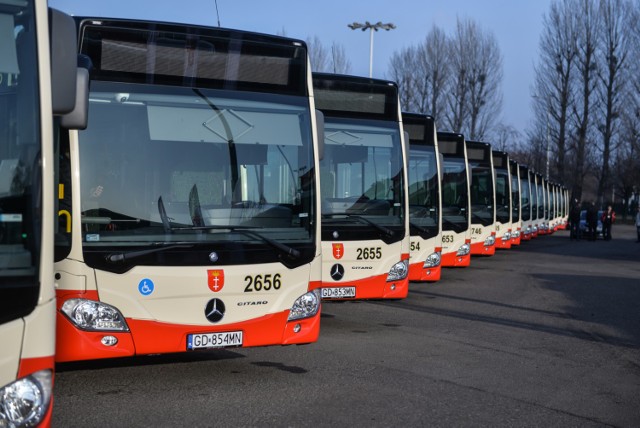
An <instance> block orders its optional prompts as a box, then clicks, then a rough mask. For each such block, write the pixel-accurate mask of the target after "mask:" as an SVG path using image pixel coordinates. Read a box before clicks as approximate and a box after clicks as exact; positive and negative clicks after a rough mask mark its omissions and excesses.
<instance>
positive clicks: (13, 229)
mask: <svg viewBox="0 0 640 428" xmlns="http://www.w3.org/2000/svg"><path fill="white" fill-rule="evenodd" d="M33 15H34V10H33V2H31V1H21V2H15V1H12V2H6V1H3V0H0V52H2V60H0V124H1V125H0V322H2V323H4V322H6V321H10V320H13V319H16V318H19V317H21V316H24V315H27V314H28V313H30V312H31V311H32V310H33V308H34V307H35V306H36V304H37V302H38V294H39V282H38V268H37V267H38V265H39V262H40V259H39V257H40V246H41V242H40V235H41V233H42V231H41V228H40V220H39V218H40V217H41V216H42V211H41V210H42V208H41V199H40V198H41V195H42V185H41V179H42V176H41V173H40V171H39V167H38V165H39V161H40V159H39V158H40V138H41V136H40V114H39V112H40V105H39V101H38V99H39V87H38V60H37V52H36V33H35V22H34V19H33Z"/></svg>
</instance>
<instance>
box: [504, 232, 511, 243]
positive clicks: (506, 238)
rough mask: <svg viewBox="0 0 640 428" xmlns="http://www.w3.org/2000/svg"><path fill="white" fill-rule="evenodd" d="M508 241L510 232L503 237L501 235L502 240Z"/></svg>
mask: <svg viewBox="0 0 640 428" xmlns="http://www.w3.org/2000/svg"><path fill="white" fill-rule="evenodd" d="M509 239H511V232H505V233H504V235H502V240H503V241H508V240H509Z"/></svg>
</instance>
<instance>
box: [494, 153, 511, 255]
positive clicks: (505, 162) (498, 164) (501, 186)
mask: <svg viewBox="0 0 640 428" xmlns="http://www.w3.org/2000/svg"><path fill="white" fill-rule="evenodd" d="M491 156H492V158H493V173H494V180H495V187H496V238H495V240H496V243H495V246H496V249H509V248H511V243H512V237H513V235H514V233H513V231H514V229H513V226H512V218H511V215H512V205H513V204H512V200H511V197H512V189H511V185H512V181H511V173H510V170H509V155H508V154H507V152H503V151H500V150H493V151H492V152H491Z"/></svg>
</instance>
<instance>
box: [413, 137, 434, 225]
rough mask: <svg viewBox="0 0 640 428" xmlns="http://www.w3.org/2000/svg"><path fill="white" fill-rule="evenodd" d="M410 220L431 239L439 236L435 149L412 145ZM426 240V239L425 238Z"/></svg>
mask: <svg viewBox="0 0 640 428" xmlns="http://www.w3.org/2000/svg"><path fill="white" fill-rule="evenodd" d="M407 175H408V177H409V219H410V221H411V224H412V225H415V226H418V227H419V228H420V232H423V230H424V231H426V232H427V234H428V235H429V237H431V236H436V235H437V234H438V205H439V201H438V199H439V195H438V184H439V183H440V177H439V176H438V164H437V159H436V151H435V147H430V146H424V145H411V150H410V155H409V164H408V168H407ZM425 238H426V237H425Z"/></svg>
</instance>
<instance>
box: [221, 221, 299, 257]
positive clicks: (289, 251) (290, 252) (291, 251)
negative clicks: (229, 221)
mask: <svg viewBox="0 0 640 428" xmlns="http://www.w3.org/2000/svg"><path fill="white" fill-rule="evenodd" d="M230 229H231V230H232V231H234V232H238V233H242V234H243V235H245V236H249V237H251V236H252V237H254V238H258V239H260V240H262V241H263V242H265V243H267V244H269V245H270V246H272V247H273V248H275V249H276V250H279V251H280V252H282V253H284V255H286V256H290V257H293V258H294V259H299V258H300V251H298V250H296V249H295V248H293V247H290V246H288V245H285V244H283V243H282V242H278V241H276V240H274V239H271V238H267V237H266V236H264V235H263V234H261V233H258V232H256V231H254V230H252V229H251V228H245V227H231V228H230Z"/></svg>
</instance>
